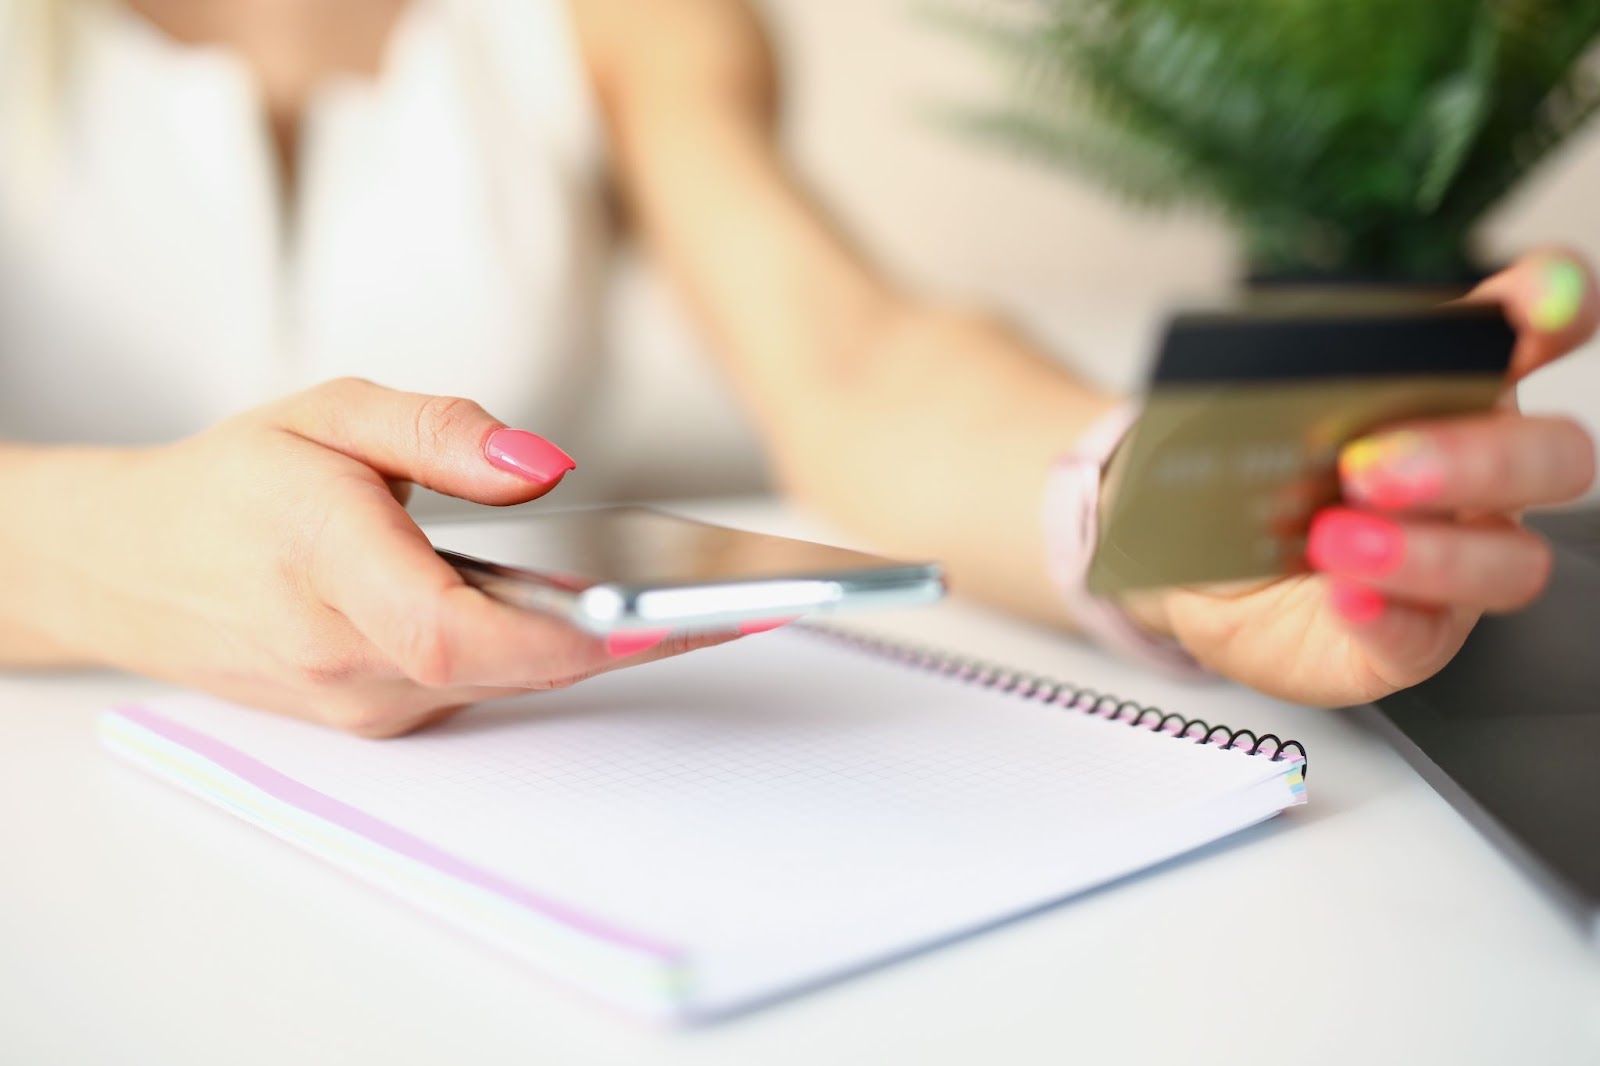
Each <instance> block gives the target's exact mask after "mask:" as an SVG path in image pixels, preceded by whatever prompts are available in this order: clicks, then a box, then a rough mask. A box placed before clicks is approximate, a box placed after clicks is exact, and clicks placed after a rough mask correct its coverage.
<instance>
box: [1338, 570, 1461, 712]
mask: <svg viewBox="0 0 1600 1066" xmlns="http://www.w3.org/2000/svg"><path fill="white" fill-rule="evenodd" d="M1326 595H1327V597H1328V606H1329V607H1331V608H1332V610H1333V613H1334V614H1336V615H1338V616H1339V618H1340V619H1341V620H1342V621H1343V623H1344V625H1345V628H1346V629H1347V631H1348V632H1349V633H1350V635H1351V636H1352V637H1353V638H1354V639H1355V640H1356V642H1357V645H1358V646H1359V648H1360V654H1359V656H1358V658H1359V661H1360V662H1362V663H1363V664H1365V669H1366V670H1367V671H1368V672H1369V673H1370V674H1371V679H1370V680H1371V682H1372V683H1371V685H1370V698H1373V699H1376V698H1378V697H1379V696H1383V695H1387V694H1388V693H1390V692H1393V691H1395V690H1396V689H1402V688H1409V687H1410V686H1412V685H1414V684H1417V683H1418V682H1420V681H1423V680H1425V679H1426V678H1427V677H1429V676H1431V675H1432V674H1433V673H1434V671H1436V670H1437V669H1439V667H1440V666H1442V665H1443V664H1444V663H1447V662H1449V661H1450V660H1451V659H1452V658H1454V657H1455V653H1456V652H1457V651H1459V650H1460V649H1461V645H1462V643H1463V642H1464V641H1465V640H1466V638H1467V634H1468V633H1470V632H1471V630H1472V627H1473V625H1474V624H1475V623H1476V621H1477V619H1478V617H1479V612H1478V611H1476V610H1474V609H1472V608H1470V607H1438V606H1430V605H1423V604H1415V603H1408V602H1406V601H1405V600H1399V599H1395V598H1393V597H1390V596H1386V595H1384V594H1383V593H1382V592H1379V591H1378V590H1377V589H1374V588H1372V587H1371V586H1369V585H1364V584H1362V583H1360V582H1358V581H1353V580H1350V579H1348V578H1332V579H1330V580H1329V581H1328V582H1327V593H1326Z"/></svg>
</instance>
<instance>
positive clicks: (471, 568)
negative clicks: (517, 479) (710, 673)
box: [427, 507, 945, 636]
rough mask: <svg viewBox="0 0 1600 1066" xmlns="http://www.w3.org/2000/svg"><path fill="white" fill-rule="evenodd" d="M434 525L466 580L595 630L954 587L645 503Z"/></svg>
mask: <svg viewBox="0 0 1600 1066" xmlns="http://www.w3.org/2000/svg"><path fill="white" fill-rule="evenodd" d="M427 532H428V535H429V538H430V539H431V540H432V542H433V546H434V550H436V551H437V552H438V553H439V555H440V556H442V557H443V558H444V559H445V560H446V561H447V562H449V563H450V564H451V565H452V566H454V567H455V568H456V570H457V571H458V572H459V573H460V574H461V576H462V577H463V578H465V579H466V581H467V583H468V584H470V585H473V586H475V587H476V588H479V589H482V590H483V591H484V592H485V593H487V594H488V595H490V596H492V597H494V598H495V599H497V600H500V601H502V602H504V603H508V604H511V605H513V606H516V607H524V608H528V609H530V610H535V611H541V612H543V613H546V614H551V615H555V616H557V617H560V618H563V619H565V620H566V621H568V622H570V623H571V624H572V625H574V626H577V627H578V628H579V629H582V630H585V631H587V632H589V633H593V634H595V635H597V636H605V635H607V634H611V633H627V632H638V631H641V630H662V629H668V630H683V631H707V630H719V629H731V628H734V627H735V626H737V625H738V624H739V623H740V622H750V621H768V620H775V619H786V618H794V617H798V616H800V615H809V614H815V613H818V612H832V611H842V610H856V609H864V608H870V607H906V606H913V605H916V604H924V603H931V602H933V601H935V600H937V599H939V598H940V597H942V596H943V595H944V592H945V583H944V575H943V572H942V569H941V567H940V566H939V565H938V564H937V563H906V562H896V561H894V560H890V559H883V558H880V557H878V556H875V555H868V554H866V553H864V552H857V551H850V550H847V549H845V548H834V547H829V546H827V545H825V544H813V543H810V542H808V541H802V540H791V539H789V538H787V537H774V536H768V535H766V534H762V533H747V532H745V531H743V530H738V529H728V528H726V527H723V526H715V525H709V524H707V523H704V522H695V521H691V520H690V519H687V518H679V517H678V516H676V515H671V514H667V513H665V512H662V511H656V510H651V509H649V508H645V507H604V508H592V509H586V510H574V511H557V512H552V513H543V514H539V515H537V516H528V517H524V516H520V515H518V516H515V517H512V516H501V517H497V518H488V519H476V520H471V521H457V522H438V523H430V524H429V526H428V528H427Z"/></svg>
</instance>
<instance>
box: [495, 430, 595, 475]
mask: <svg viewBox="0 0 1600 1066" xmlns="http://www.w3.org/2000/svg"><path fill="white" fill-rule="evenodd" d="M483 455H484V458H486V459H488V460H489V462H490V463H492V464H493V465H495V466H497V467H499V468H500V469H501V470H505V471H508V472H510V473H513V474H516V475H517V476H518V477H520V478H525V479H527V480H528V481H532V482H535V483H536V484H540V485H546V484H549V483H550V482H552V481H559V480H560V479H561V476H562V475H563V474H565V473H566V472H567V471H568V470H575V469H577V466H578V464H577V463H575V462H573V461H572V456H570V455H568V454H567V453H566V452H564V451H562V450H561V449H560V448H557V447H556V446H555V445H554V444H551V443H550V442H549V441H547V440H545V439H544V438H543V437H541V436H539V435H538V434H535V433H529V432H528V431H527V430H525V429H497V430H495V431H494V432H493V433H491V434H489V439H488V440H486V441H484V442H483Z"/></svg>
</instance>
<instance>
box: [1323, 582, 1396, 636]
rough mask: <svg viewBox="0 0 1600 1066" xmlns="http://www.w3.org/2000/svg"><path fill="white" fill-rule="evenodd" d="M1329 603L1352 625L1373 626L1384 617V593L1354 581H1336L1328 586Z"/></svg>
mask: <svg viewBox="0 0 1600 1066" xmlns="http://www.w3.org/2000/svg"><path fill="white" fill-rule="evenodd" d="M1328 602H1329V603H1330V604H1332V605H1333V609H1334V610H1335V611H1336V612H1338V614H1339V617H1341V618H1343V619H1344V620H1345V621H1346V622H1349V623H1350V624H1351V625H1357V626H1365V625H1371V624H1372V623H1373V622H1376V621H1377V620H1378V619H1379V618H1381V617H1383V610H1384V607H1385V606H1386V604H1385V602H1384V599H1383V593H1381V592H1379V591H1378V590H1377V589H1370V588H1368V587H1367V586H1365V585H1358V584H1356V583H1355V582H1354V581H1339V580H1335V581H1333V582H1332V583H1331V584H1330V585H1329V586H1328Z"/></svg>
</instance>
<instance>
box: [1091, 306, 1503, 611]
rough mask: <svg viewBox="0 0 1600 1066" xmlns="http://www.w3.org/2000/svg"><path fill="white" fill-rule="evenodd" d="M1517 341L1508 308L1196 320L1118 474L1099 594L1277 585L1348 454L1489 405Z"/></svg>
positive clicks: (1177, 335) (1181, 328)
mask: <svg viewBox="0 0 1600 1066" xmlns="http://www.w3.org/2000/svg"><path fill="white" fill-rule="evenodd" d="M1515 341H1516V337H1515V334H1514V332H1513V331H1512V329H1511V327H1510V326H1509V325H1508V324H1507V323H1506V321H1505V318H1504V317H1503V315H1502V314H1501V311H1500V309H1499V308H1498V307H1496V306H1492V305H1488V306H1480V305H1451V306H1448V307H1430V308H1426V309H1406V308H1402V307H1389V308H1382V309H1372V310H1366V311H1352V310H1348V309H1337V310H1335V309H1327V310H1321V311H1319V310H1316V309H1312V308H1305V307H1300V308H1296V309H1295V310H1293V311H1288V312H1285V311H1281V310H1280V311H1267V312H1260V311H1257V312H1248V311H1247V312H1230V313H1204V314H1187V315H1180V316H1178V317H1176V318H1175V319H1174V320H1173V321H1172V323H1171V324H1170V326H1169V327H1168V330H1167V333H1166V337H1165V339H1164V341H1163V344H1162V349H1161V354H1160V356H1159V358H1158V359H1157V363H1156V369H1155V372H1154V374H1153V376H1152V380H1151V384H1150V391H1149V395H1148V397H1147V398H1146V401H1145V407H1144V411H1143V413H1142V414H1141V416H1140V419H1139V421H1138V423H1137V424H1136V425H1135V426H1134V428H1133V430H1132V432H1131V433H1130V434H1129V436H1128V438H1127V439H1126V440H1125V441H1124V442H1123V443H1122V446H1121V447H1120V448H1118V450H1117V454H1116V455H1115V456H1114V457H1113V460H1112V464H1111V467H1110V469H1109V470H1108V472H1107V482H1106V489H1105V492H1106V506H1105V507H1103V508H1102V511H1101V523H1100V531H1099V533H1100V535H1099V541H1098V545H1097V547H1096V551H1095V556H1094V559H1093V560H1092V562H1091V564H1090V567H1089V575H1088V585H1089V590H1090V591H1091V592H1094V593H1096V594H1100V595H1105V594H1110V593H1120V592H1128V591H1132V590H1135V589H1145V588H1155V587H1159V586H1164V585H1190V584H1197V583H1202V582H1212V581H1232V580H1239V579H1247V578H1263V577H1273V576H1279V575H1284V574H1291V573H1295V572H1297V571H1300V570H1303V569H1304V568H1305V544H1306V531H1307V528H1308V527H1309V525H1310V522H1311V517H1312V515H1314V514H1315V513H1316V512H1317V511H1318V510H1319V509H1321V508H1322V507H1325V506H1327V505H1328V504H1330V503H1334V502H1336V501H1337V500H1338V499H1339V480H1338V470H1337V463H1338V456H1339V450H1340V448H1341V447H1343V445H1345V444H1346V443H1348V442H1349V441H1351V440H1354V439H1355V438H1357V437H1360V436H1362V435H1364V434H1366V433H1368V432H1369V431H1371V430H1373V429H1376V428H1378V427H1381V426H1383V425H1386V424H1389V423H1394V422H1398V421H1402V420H1407V419H1413V418H1422V417H1432V416H1440V415H1452V414H1467V413H1472V412H1478V411H1486V410H1489V409H1490V408H1491V407H1492V406H1493V405H1494V403H1495V401H1496V399H1497V398H1498V397H1499V395H1500V393H1501V391H1502V390H1503V389H1504V388H1505V380H1506V370H1507V367H1508V366H1509V364H1510V360H1511V351H1512V348H1513V346H1514V344H1515Z"/></svg>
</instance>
